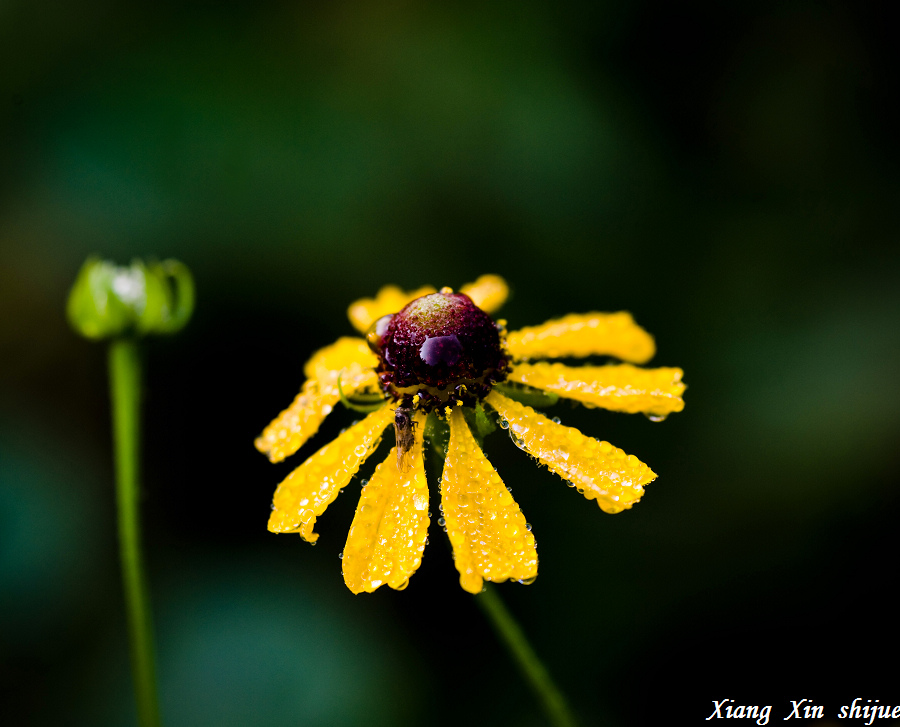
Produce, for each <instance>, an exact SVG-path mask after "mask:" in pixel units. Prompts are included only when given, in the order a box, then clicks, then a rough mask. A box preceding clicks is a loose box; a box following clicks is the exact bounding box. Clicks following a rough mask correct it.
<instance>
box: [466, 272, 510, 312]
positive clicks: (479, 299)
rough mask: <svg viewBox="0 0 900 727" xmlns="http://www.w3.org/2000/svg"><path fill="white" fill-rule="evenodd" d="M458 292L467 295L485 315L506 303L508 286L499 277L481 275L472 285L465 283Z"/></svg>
mask: <svg viewBox="0 0 900 727" xmlns="http://www.w3.org/2000/svg"><path fill="white" fill-rule="evenodd" d="M459 292H460V293H465V294H466V295H468V296H469V297H470V298H471V299H472V302H473V303H474V304H475V305H477V306H478V307H479V308H481V310H483V311H484V312H485V313H493V312H494V311H496V310H499V309H500V306H502V305H503V304H504V303H505V302H506V298H507V296H509V286H508V285H507V284H506V281H505V280H504V279H503V278H501V277H500V276H499V275H482V276H481V277H480V278H478V280H476V281H475V282H474V283H466V284H465V285H464V286H463V287H462V288H460V291H459Z"/></svg>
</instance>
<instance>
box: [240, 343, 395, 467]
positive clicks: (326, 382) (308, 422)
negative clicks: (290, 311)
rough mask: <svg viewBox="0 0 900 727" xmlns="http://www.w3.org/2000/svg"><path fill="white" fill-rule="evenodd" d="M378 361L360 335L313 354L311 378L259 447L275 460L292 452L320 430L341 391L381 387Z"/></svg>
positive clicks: (259, 441) (308, 367)
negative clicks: (379, 384)
mask: <svg viewBox="0 0 900 727" xmlns="http://www.w3.org/2000/svg"><path fill="white" fill-rule="evenodd" d="M376 363H377V359H376V358H375V356H374V355H373V354H372V352H371V351H369V349H368V346H366V342H365V341H363V340H362V339H361V338H341V339H338V341H336V342H335V343H333V344H332V345H330V346H326V347H325V348H323V349H320V350H319V351H317V352H316V353H314V354H313V356H312V358H310V359H309V361H307V363H306V365H305V366H304V368H303V370H304V373H305V374H306V376H307V379H308V380H307V381H306V382H304V384H303V386H302V387H301V389H300V393H299V394H297V397H296V398H295V399H294V401H293V403H292V404H291V405H290V406H289V407H288V408H287V409H285V410H284V411H283V412H281V414H279V415H278V416H277V417H276V418H275V419H274V420H273V421H272V423H271V424H269V426H267V427H266V428H265V429H264V430H263V433H262V434H261V435H260V436H259V437H257V439H256V442H255V443H254V444H255V445H256V448H257V449H258V450H259V451H260V452H262V453H263V454H265V455H267V456H268V458H269V459H270V460H271V461H272V462H280V461H281V460H283V459H284V458H285V457H289V456H290V455H292V454H293V453H294V452H296V451H297V450H298V449H300V447H302V446H303V445H304V444H305V443H306V440H307V439H309V438H310V437H311V436H312V435H313V434H315V433H316V432H317V431H318V430H319V425H320V424H321V423H322V420H323V419H325V417H326V416H328V415H329V414H330V413H331V410H332V409H333V408H334V405H335V404H337V402H338V401H339V400H340V398H341V394H340V391H341V390H343V392H344V394H345V395H347V396H349V395H351V394H353V393H354V392H356V391H359V390H361V389H366V388H373V389H374V388H376V387H377V386H378V377H377V375H376V374H375V369H374V366H375V364H376ZM339 379H340V389H339V388H338V380H339Z"/></svg>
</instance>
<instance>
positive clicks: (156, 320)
mask: <svg viewBox="0 0 900 727" xmlns="http://www.w3.org/2000/svg"><path fill="white" fill-rule="evenodd" d="M193 310H194V281H193V278H192V277H191V273H190V271H189V270H188V269H187V267H185V266H184V265H183V264H182V263H180V262H178V261H177V260H164V261H163V262H160V263H158V262H151V263H146V264H145V263H144V262H142V261H140V260H134V261H133V262H132V263H131V265H128V266H118V265H115V264H113V263H111V262H108V261H106V260H99V259H97V258H88V260H87V261H86V262H85V263H84V265H83V266H82V268H81V270H80V271H79V273H78V277H77V278H76V280H75V285H74V286H72V292H71V293H70V294H69V302H68V306H67V311H66V312H67V314H68V317H69V323H70V324H71V325H72V327H73V328H74V329H75V330H76V331H77V332H78V333H80V334H81V335H82V336H84V337H86V338H92V339H103V338H113V337H117V336H126V335H137V336H143V335H147V334H160V333H162V334H164V333H175V332H176V331H178V330H180V329H181V328H182V327H183V326H184V325H185V324H186V323H187V322H188V319H189V318H190V317H191V313H192V312H193Z"/></svg>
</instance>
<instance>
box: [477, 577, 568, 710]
mask: <svg viewBox="0 0 900 727" xmlns="http://www.w3.org/2000/svg"><path fill="white" fill-rule="evenodd" d="M475 602H476V603H477V604H478V605H479V606H481V610H482V611H484V613H485V615H486V616H487V617H488V620H489V621H490V622H491V626H493V627H494V630H495V631H496V632H497V634H498V635H499V636H500V639H501V640H502V641H503V643H504V645H505V646H506V648H507V650H508V651H509V653H510V655H511V656H512V657H513V660H514V661H515V662H516V666H518V667H519V671H521V672H522V676H524V677H525V680H526V681H527V682H528V684H529V685H530V686H531V689H532V690H533V691H534V692H535V694H536V695H537V696H538V698H539V699H540V701H541V705H542V706H543V707H544V712H546V714H547V718H548V719H549V720H550V723H551V724H553V725H554V727H576V725H577V724H578V723H577V722H576V721H575V717H574V716H573V715H572V712H571V710H570V709H569V705H568V704H567V703H566V698H565V697H564V696H563V693H562V692H561V691H560V690H559V688H558V687H557V686H556V684H555V683H554V682H553V679H552V678H551V677H550V673H549V672H548V671H547V668H546V667H545V666H544V665H543V664H542V663H541V660H540V659H538V656H537V654H535V653H534V649H533V648H531V644H529V643H528V639H527V637H526V636H525V633H524V632H523V631H522V628H521V627H520V626H519V624H517V623H516V621H515V619H514V618H513V617H512V614H511V613H510V612H509V611H508V610H507V608H506V606H505V605H504V603H503V601H502V600H500V596H499V595H498V594H497V589H496V588H494V587H493V586H491V585H490V584H486V588H485V590H484V591H483V592H482V593H480V594H478V595H477V596H476V597H475Z"/></svg>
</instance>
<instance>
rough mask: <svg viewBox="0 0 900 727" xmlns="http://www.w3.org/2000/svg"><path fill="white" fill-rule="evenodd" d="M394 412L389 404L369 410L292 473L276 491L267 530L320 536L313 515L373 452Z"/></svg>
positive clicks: (320, 509)
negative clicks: (361, 418) (358, 420)
mask: <svg viewBox="0 0 900 727" xmlns="http://www.w3.org/2000/svg"><path fill="white" fill-rule="evenodd" d="M393 414H394V410H393V408H392V407H390V406H384V407H382V408H381V409H379V410H378V411H374V412H372V413H371V414H369V415H368V416H367V417H366V418H365V419H363V420H362V421H361V422H358V423H357V424H354V425H353V426H352V427H350V428H349V429H347V430H346V431H344V432H343V433H342V434H341V435H340V436H338V437H337V439H335V440H334V441H332V442H329V443H328V444H326V445H325V446H324V447H322V448H321V449H320V450H319V451H318V452H316V453H315V454H314V455H313V456H312V457H310V458H309V459H308V460H306V461H305V462H304V463H303V464H301V465H300V466H299V467H298V468H297V469H295V470H294V471H293V472H291V474H289V475H288V476H287V478H286V479H285V480H284V481H283V482H282V483H281V484H280V485H278V489H276V490H275V497H274V498H273V500H272V514H271V516H270V517H269V530H270V531H271V532H273V533H293V532H299V533H300V536H301V537H302V538H303V539H304V540H308V541H309V542H311V543H312V542H315V541H316V540H317V539H318V537H319V534H318V533H315V532H313V527H315V524H316V518H317V517H319V515H321V514H322V513H323V512H325V508H327V507H328V506H329V505H330V504H331V503H332V502H333V501H334V498H336V497H337V495H338V493H339V492H340V491H341V488H343V487H345V486H346V485H347V484H348V483H349V482H350V479H351V478H352V477H353V475H355V474H356V473H357V471H358V470H359V468H360V465H362V463H363V462H365V461H366V458H368V456H369V455H370V454H372V452H374V451H375V449H376V448H377V446H378V443H379V441H381V433H382V432H383V431H384V429H385V427H387V425H388V424H390V422H391V420H392V419H393Z"/></svg>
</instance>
